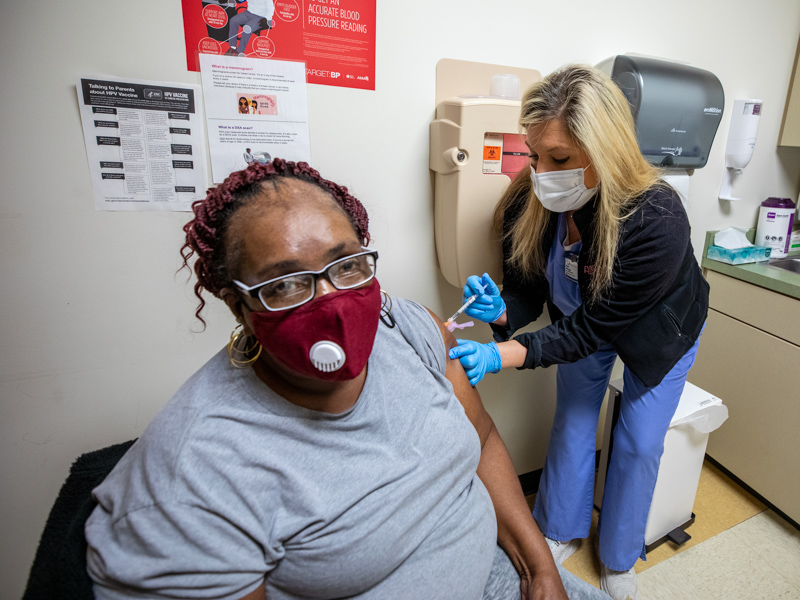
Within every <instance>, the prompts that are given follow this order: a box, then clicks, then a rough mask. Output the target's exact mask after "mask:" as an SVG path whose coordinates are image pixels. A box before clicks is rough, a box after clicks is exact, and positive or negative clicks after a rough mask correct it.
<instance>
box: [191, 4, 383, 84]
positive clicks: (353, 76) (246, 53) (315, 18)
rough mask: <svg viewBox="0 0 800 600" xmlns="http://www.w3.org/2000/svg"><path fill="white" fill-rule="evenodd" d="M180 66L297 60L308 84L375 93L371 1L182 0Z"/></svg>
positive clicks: (197, 69)
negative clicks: (205, 60)
mask: <svg viewBox="0 0 800 600" xmlns="http://www.w3.org/2000/svg"><path fill="white" fill-rule="evenodd" d="M182 2H183V28H184V36H185V41H186V63H187V67H188V68H189V70H190V71H199V70H200V58H199V57H200V55H202V54H213V55H226V56H233V57H240V58H262V59H263V58H267V59H276V60H293V61H302V62H304V63H305V64H306V78H307V81H308V83H318V84H323V85H333V86H338V87H349V88H358V89H364V90H374V89H375V10H376V8H375V4H376V0H182Z"/></svg>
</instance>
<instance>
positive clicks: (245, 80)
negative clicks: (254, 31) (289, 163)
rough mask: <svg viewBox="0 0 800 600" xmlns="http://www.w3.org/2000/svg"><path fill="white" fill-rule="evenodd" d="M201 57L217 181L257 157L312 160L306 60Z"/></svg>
mask: <svg viewBox="0 0 800 600" xmlns="http://www.w3.org/2000/svg"><path fill="white" fill-rule="evenodd" d="M199 59H200V71H201V73H202V80H203V98H204V99H205V106H206V120H207V123H208V142H209V148H210V151H211V172H212V174H213V178H214V183H221V182H222V181H223V180H224V179H225V178H226V177H227V176H228V175H229V174H230V173H232V172H233V171H238V170H240V169H244V168H245V167H247V165H249V164H250V163H252V162H261V163H267V162H269V161H271V160H272V159H273V158H283V159H286V160H293V161H306V162H310V161H311V144H310V142H309V134H308V96H307V94H306V70H305V63H302V62H296V61H285V60H264V59H255V58H243V57H238V56H219V55H214V54H200V55H199Z"/></svg>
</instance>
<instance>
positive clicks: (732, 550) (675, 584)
mask: <svg viewBox="0 0 800 600" xmlns="http://www.w3.org/2000/svg"><path fill="white" fill-rule="evenodd" d="M530 499H532V497H531V498H529V500H530ZM694 513H695V515H696V520H695V523H694V524H693V525H691V526H690V527H689V528H688V529H687V533H689V535H691V536H692V539H691V540H690V541H688V542H687V543H686V544H684V545H683V546H681V547H676V546H675V545H674V544H672V543H670V542H667V543H665V544H663V545H661V546H660V547H658V548H656V549H655V550H653V551H652V552H650V553H649V554H648V557H647V561H646V562H643V561H641V560H640V561H638V562H637V563H636V572H637V573H639V591H640V596H641V600H718V599H723V598H724V599H725V600H737V599H741V600H758V599H761V598H764V599H767V598H769V599H773V598H780V599H784V598H786V599H789V598H791V599H796V600H800V532H798V531H797V529H795V528H794V527H792V526H791V525H789V524H788V523H786V521H784V520H783V519H781V518H780V517H778V516H777V515H775V513H773V512H772V511H771V510H766V507H765V506H764V505H763V504H761V502H759V501H758V500H756V499H755V498H753V497H752V496H751V495H750V494H748V493H747V492H745V491H744V490H742V489H741V488H740V487H739V486H738V485H736V484H735V483H734V482H732V481H731V480H730V479H729V478H728V477H726V476H725V475H724V474H722V473H721V472H720V471H719V470H717V469H716V468H715V467H713V466H712V465H710V464H708V463H706V464H705V465H704V466H703V472H702V475H701V476H700V485H699V487H698V490H697V497H696V499H695V504H694ZM596 521H597V515H596V513H595V519H594V524H593V527H592V534H594V530H595V528H596ZM588 542H589V541H588V540H585V541H584V543H583V545H582V546H581V548H580V550H578V551H577V552H576V553H575V554H574V555H573V556H572V557H571V558H569V559H568V560H567V561H566V562H565V563H564V566H565V567H566V568H567V569H569V570H570V571H571V572H573V573H574V574H576V575H578V576H579V577H581V578H582V579H584V580H586V581H588V582H590V583H592V584H594V585H598V578H599V573H600V565H599V563H598V562H597V558H596V556H595V554H594V551H593V549H592V544H591V543H588Z"/></svg>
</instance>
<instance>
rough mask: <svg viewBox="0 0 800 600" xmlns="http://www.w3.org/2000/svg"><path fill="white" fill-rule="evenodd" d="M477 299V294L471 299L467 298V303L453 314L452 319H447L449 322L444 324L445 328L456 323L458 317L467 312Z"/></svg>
mask: <svg viewBox="0 0 800 600" xmlns="http://www.w3.org/2000/svg"><path fill="white" fill-rule="evenodd" d="M477 298H478V294H475V295H474V296H470V297H469V298H467V301H466V302H464V304H462V305H461V308H459V309H458V310H457V311H456V312H455V313H453V316H452V317H450V318H449V319H447V321H445V322H444V326H445V327H447V326H448V325H450V323H452V322H453V321H455V320H456V319H457V318H458V315H460V314H461V313H462V312H464V311H465V310H467V307H468V306H469V305H470V304H472V303H473V302H475V300H476V299H477Z"/></svg>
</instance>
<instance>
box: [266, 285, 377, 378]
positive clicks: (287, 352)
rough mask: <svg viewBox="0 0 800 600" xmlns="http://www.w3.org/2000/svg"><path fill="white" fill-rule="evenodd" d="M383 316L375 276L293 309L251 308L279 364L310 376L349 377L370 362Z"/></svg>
mask: <svg viewBox="0 0 800 600" xmlns="http://www.w3.org/2000/svg"><path fill="white" fill-rule="evenodd" d="M380 314H381V286H380V285H379V284H378V282H377V280H374V279H373V280H372V281H371V282H370V284H369V285H367V286H366V287H363V288H358V289H355V290H343V291H338V292H334V293H332V294H326V295H324V296H322V297H321V298H317V299H316V300H311V301H310V302H306V303H305V304H303V305H301V306H298V307H297V308H295V309H292V310H288V311H278V312H270V311H264V312H253V313H251V314H250V319H251V320H252V322H253V333H254V334H255V337H256V339H257V340H258V341H259V343H260V344H261V345H262V346H263V347H264V350H266V352H267V353H268V354H269V355H270V356H271V357H272V358H273V359H275V360H276V361H277V362H279V363H281V364H283V365H284V366H286V367H287V368H289V369H290V370H292V371H294V372H295V373H299V374H301V375H305V376H306V377H313V378H315V379H327V380H331V381H346V380H349V379H354V378H355V377H357V376H358V374H359V373H361V371H363V370H364V367H365V366H366V365H367V361H368V360H369V355H370V353H371V352H372V345H373V344H374V343H375V334H376V333H377V331H378V320H379V319H380Z"/></svg>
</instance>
